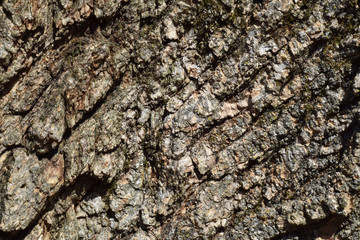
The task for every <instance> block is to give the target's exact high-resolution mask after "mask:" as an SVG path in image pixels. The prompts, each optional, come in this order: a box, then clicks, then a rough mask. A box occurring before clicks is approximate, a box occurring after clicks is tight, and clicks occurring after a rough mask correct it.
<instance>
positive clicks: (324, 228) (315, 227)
mask: <svg viewBox="0 0 360 240" xmlns="http://www.w3.org/2000/svg"><path fill="white" fill-rule="evenodd" d="M345 220H346V217H345V216H343V215H336V214H335V215H329V216H327V217H326V218H325V219H322V220H319V221H308V223H307V225H305V226H301V227H298V226H290V225H289V229H287V231H286V233H283V234H280V235H277V236H275V237H273V238H270V240H282V239H284V240H285V239H289V238H298V239H302V240H313V239H317V238H321V239H331V238H332V237H333V235H334V234H335V233H336V232H337V231H338V229H340V228H341V225H342V223H343V222H345Z"/></svg>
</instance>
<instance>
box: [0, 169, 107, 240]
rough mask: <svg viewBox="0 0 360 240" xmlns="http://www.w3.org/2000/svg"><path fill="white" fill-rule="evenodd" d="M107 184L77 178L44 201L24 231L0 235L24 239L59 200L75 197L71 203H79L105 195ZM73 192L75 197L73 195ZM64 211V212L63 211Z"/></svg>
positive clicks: (12, 238)
mask: <svg viewBox="0 0 360 240" xmlns="http://www.w3.org/2000/svg"><path fill="white" fill-rule="evenodd" d="M109 187H110V186H109V184H107V183H104V182H102V181H100V180H98V179H96V178H93V177H91V176H89V175H81V176H79V177H78V178H77V179H76V180H75V181H74V182H73V183H71V184H69V185H66V186H63V187H62V188H61V189H60V190H59V191H58V192H57V193H55V194H54V195H53V196H51V197H49V198H47V199H46V204H45V207H44V208H43V209H40V211H39V212H38V214H37V215H36V216H35V217H34V218H33V219H32V221H31V222H30V224H29V225H28V226H27V227H26V228H25V229H24V230H18V231H13V232H9V233H5V232H0V237H1V235H3V236H6V237H7V238H6V240H17V239H24V238H25V237H26V236H28V235H29V234H30V233H31V231H32V230H33V228H34V227H35V226H36V225H38V224H39V222H40V221H41V220H42V217H43V216H44V215H45V214H46V213H47V212H50V211H52V210H53V209H54V208H55V207H56V203H57V202H58V200H59V199H66V198H67V197H70V196H72V195H73V196H75V197H74V198H73V199H72V202H73V203H79V202H81V201H82V200H83V199H84V198H85V197H86V196H88V195H89V194H91V193H93V192H97V193H100V194H101V195H105V191H106V190H107V189H108V188H109ZM74 192H75V195H74V194H73V193H74ZM65 211H66V210H65Z"/></svg>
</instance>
